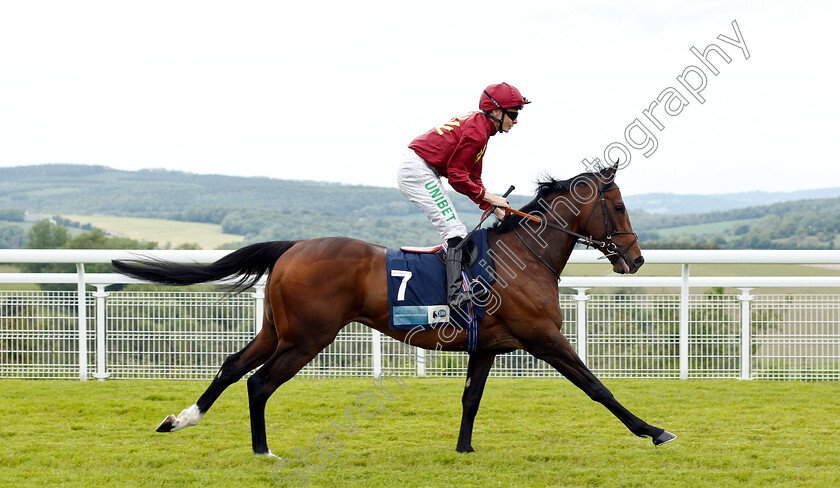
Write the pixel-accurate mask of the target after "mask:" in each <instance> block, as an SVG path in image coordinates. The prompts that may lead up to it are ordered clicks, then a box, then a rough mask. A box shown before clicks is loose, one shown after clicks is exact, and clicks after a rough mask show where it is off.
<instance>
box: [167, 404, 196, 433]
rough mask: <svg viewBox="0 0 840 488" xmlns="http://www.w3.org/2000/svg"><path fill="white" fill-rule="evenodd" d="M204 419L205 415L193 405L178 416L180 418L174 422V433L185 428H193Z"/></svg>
mask: <svg viewBox="0 0 840 488" xmlns="http://www.w3.org/2000/svg"><path fill="white" fill-rule="evenodd" d="M202 417H204V414H203V413H202V412H201V411H200V410H199V409H198V405H195V404H193V405H191V406H190V407H188V408H185V409H184V410H182V411H181V413H179V414H178V418H176V419H175V421H174V422H172V432H175V431H176V430H181V429H183V428H185V427H192V426H193V425H196V424H198V423H199V422H201V418H202Z"/></svg>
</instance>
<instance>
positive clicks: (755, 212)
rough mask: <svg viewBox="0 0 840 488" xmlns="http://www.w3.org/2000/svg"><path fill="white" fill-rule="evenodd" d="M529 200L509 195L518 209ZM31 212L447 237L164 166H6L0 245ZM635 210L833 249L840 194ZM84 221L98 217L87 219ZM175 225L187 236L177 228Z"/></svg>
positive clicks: (376, 238) (389, 204)
mask: <svg viewBox="0 0 840 488" xmlns="http://www.w3.org/2000/svg"><path fill="white" fill-rule="evenodd" d="M565 176H572V175H565ZM519 190H520V191H523V192H528V191H530V190H531V189H522V188H520V189H519ZM453 193H454V192H453ZM452 197H453V200H454V204H455V206H456V208H458V209H459V212H460V214H461V217H462V219H463V220H464V223H465V224H467V225H468V226H473V225H475V223H476V222H477V221H478V218H479V210H478V207H477V206H476V205H475V204H473V203H472V202H470V201H469V200H468V199H467V198H466V197H463V196H462V195H458V194H453V195H452ZM530 199H531V197H530V196H521V195H514V196H512V197H510V200H511V203H512V204H513V205H514V206H517V207H519V206H522V205H524V204H525V203H527V202H528V201H529V200H530ZM627 200H630V198H628V199H627ZM24 211H26V212H28V213H29V214H41V215H44V216H47V217H50V216H64V217H67V216H73V217H72V219H71V220H79V221H80V222H78V224H77V225H80V226H81V225H83V224H86V223H91V224H93V226H100V227H105V228H106V230H113V231H116V232H122V231H120V230H119V229H116V228H112V229H107V227H108V225H107V224H104V223H101V222H102V217H100V216H117V217H133V218H146V219H163V220H164V221H170V223H163V222H161V223H160V227H161V228H160V229H156V230H152V229H150V230H149V231H148V232H150V233H153V232H158V234H155V235H154V236H141V235H137V234H133V236H136V238H143V239H145V240H153V241H157V242H159V244H160V245H165V242H166V241H177V239H173V238H167V237H166V236H171V235H172V234H171V233H169V234H167V232H171V231H172V228H173V226H172V224H171V221H180V222H195V223H204V224H213V225H215V226H218V227H216V228H214V229H215V230H214V231H213V232H218V233H219V235H223V234H227V235H228V236H229V237H230V239H227V237H221V238H220V239H221V240H216V241H212V244H205V245H220V244H221V243H225V244H226V245H228V246H240V245H242V244H245V243H250V242H256V241H266V240H277V239H305V238H310V237H320V236H334V235H344V236H350V237H356V238H359V239H364V240H367V241H371V242H375V243H379V244H382V245H387V246H399V245H406V244H412V245H430V244H436V243H438V242H439V240H440V238H439V237H438V235H437V233H436V232H435V230H434V228H433V227H432V226H431V224H429V223H428V222H426V221H425V219H424V218H423V217H422V215H421V214H420V213H419V211H418V210H417V208H416V207H415V206H414V204H412V203H411V202H409V201H408V200H407V199H406V198H405V197H404V196H403V195H402V194H401V193H400V192H399V191H398V190H397V189H394V188H378V187H369V186H355V185H342V184H337V183H320V182H313V181H289V180H277V179H271V178H256V177H249V178H245V177H232V176H221V175H198V174H192V173H184V172H178V171H165V170H143V171H120V170H115V169H111V168H107V167H104V166H83V165H59V164H53V165H40V166H20V167H13V168H0V247H20V246H21V245H23V240H24V235H25V229H24V227H23V224H22V223H21V222H20V221H22V220H23V215H24ZM630 214H631V217H632V221H633V226H634V229H635V230H636V232H638V233H639V236H640V240H641V242H642V245H643V247H647V248H741V249H831V248H833V247H834V245H835V242H836V241H837V240H838V237H837V235H838V229H840V198H825V199H813V200H798V201H791V202H783V203H776V204H773V205H765V206H753V207H746V208H740V209H732V210H726V211H715V212H708V213H693V214H680V215H663V214H652V213H647V212H645V211H644V210H641V209H634V208H633V207H632V206H631V207H630ZM85 216H97V217H87V220H85V218H86V217H85ZM94 220H98V221H99V222H100V223H95V222H93V221H94ZM155 225H157V224H155ZM88 227H89V226H88ZM111 227H114V224H111ZM167 227H169V229H168V230H167V229H166V228H167ZM174 229H175V231H176V232H177V231H178V230H183V229H178V227H177V225H176V226H174ZM134 230H135V231H138V230H139V229H134ZM123 233H124V232H123ZM161 233H162V234H161ZM185 233H188V232H186V231H185ZM159 235H163V236H164V238H161V237H159ZM240 236H244V238H241V237H240ZM187 242H194V240H193V241H191V240H190V239H189V238H187Z"/></svg>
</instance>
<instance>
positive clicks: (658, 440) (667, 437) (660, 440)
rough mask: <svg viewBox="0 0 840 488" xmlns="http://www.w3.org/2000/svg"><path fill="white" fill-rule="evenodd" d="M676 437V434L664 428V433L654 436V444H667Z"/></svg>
mask: <svg viewBox="0 0 840 488" xmlns="http://www.w3.org/2000/svg"><path fill="white" fill-rule="evenodd" d="M676 438H677V436H676V435H674V434H672V433H670V432H668V431H667V430H663V431H662V433H660V434H659V435H658V436H656V437H654V438H653V445H654V446H661V445H662V444H667V443H669V442H671V441H672V440H674V439H676Z"/></svg>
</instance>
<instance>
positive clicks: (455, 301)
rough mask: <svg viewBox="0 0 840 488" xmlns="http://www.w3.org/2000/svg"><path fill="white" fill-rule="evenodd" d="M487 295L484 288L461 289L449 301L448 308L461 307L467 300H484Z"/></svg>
mask: <svg viewBox="0 0 840 488" xmlns="http://www.w3.org/2000/svg"><path fill="white" fill-rule="evenodd" d="M488 295H489V293H488V292H487V290H486V289H485V288H481V289H480V290H478V291H463V292H461V293H458V294H457V295H455V297H454V298H452V299H451V300H450V301H449V308H461V307H463V306H464V305H465V304H467V303H468V302H473V301H477V300H478V301H480V300H484V299H485V298H487V296H488Z"/></svg>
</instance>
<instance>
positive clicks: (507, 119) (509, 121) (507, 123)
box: [490, 108, 519, 132]
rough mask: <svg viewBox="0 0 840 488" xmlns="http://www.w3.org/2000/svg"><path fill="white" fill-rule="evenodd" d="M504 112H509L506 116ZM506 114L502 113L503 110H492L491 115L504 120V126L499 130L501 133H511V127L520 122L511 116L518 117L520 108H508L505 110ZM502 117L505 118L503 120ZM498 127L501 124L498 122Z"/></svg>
mask: <svg viewBox="0 0 840 488" xmlns="http://www.w3.org/2000/svg"><path fill="white" fill-rule="evenodd" d="M504 112H507V114H505V113H504ZM504 112H502V109H500V108H497V109H495V110H492V111H491V112H490V114H491V115H493V116H494V117H496V118H497V119H501V120H502V126H501V127H499V128H498V129H499V130H500V131H501V132H510V129H511V127H513V126H514V125H516V124H517V122H518V121H517V119H513V118H511V116H513V117H517V116H518V114H519V108H508V109H505V111H504ZM502 116H504V118H502ZM496 125H499V123H498V122H496Z"/></svg>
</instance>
